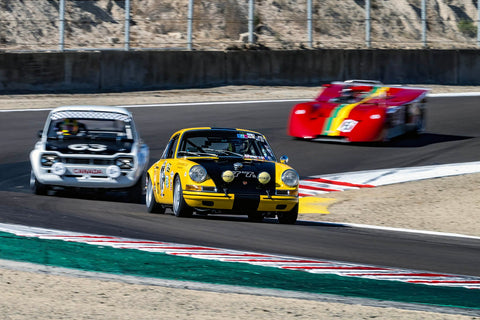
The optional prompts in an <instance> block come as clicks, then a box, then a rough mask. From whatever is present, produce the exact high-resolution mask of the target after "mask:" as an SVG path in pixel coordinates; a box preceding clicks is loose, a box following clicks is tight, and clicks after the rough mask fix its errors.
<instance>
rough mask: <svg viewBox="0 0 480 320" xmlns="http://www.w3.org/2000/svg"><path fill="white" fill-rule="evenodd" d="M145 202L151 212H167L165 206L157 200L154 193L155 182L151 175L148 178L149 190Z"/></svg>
mask: <svg viewBox="0 0 480 320" xmlns="http://www.w3.org/2000/svg"><path fill="white" fill-rule="evenodd" d="M145 204H146V205H147V211H148V212H151V213H165V208H164V207H163V206H162V205H161V204H159V203H158V202H157V200H155V195H154V193H153V183H152V180H151V179H150V177H149V178H148V179H147V192H146V195H145Z"/></svg>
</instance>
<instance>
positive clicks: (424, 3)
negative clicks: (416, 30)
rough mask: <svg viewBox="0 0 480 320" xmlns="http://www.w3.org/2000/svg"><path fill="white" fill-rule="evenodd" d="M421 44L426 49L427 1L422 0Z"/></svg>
mask: <svg viewBox="0 0 480 320" xmlns="http://www.w3.org/2000/svg"><path fill="white" fill-rule="evenodd" d="M422 44H423V47H424V48H426V47H427V0H422Z"/></svg>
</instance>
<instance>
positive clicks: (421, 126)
mask: <svg viewBox="0 0 480 320" xmlns="http://www.w3.org/2000/svg"><path fill="white" fill-rule="evenodd" d="M424 132H425V111H422V113H421V115H420V118H419V119H418V120H417V125H416V127H415V134H417V135H418V134H422V133H424Z"/></svg>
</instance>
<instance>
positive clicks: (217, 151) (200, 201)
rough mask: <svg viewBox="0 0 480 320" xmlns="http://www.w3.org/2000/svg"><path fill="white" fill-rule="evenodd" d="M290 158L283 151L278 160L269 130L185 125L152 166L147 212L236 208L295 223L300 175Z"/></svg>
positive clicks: (207, 211) (235, 211) (185, 213)
mask: <svg viewBox="0 0 480 320" xmlns="http://www.w3.org/2000/svg"><path fill="white" fill-rule="evenodd" d="M287 162H288V158H287V157H285V156H282V158H281V159H280V162H278V161H277V160H276V157H275V155H274V153H273V151H272V149H271V147H270V145H269V144H268V142H267V139H266V138H265V136H264V135H262V134H260V133H258V132H255V131H250V130H243V129H226V128H208V127H205V128H190V129H183V130H180V131H178V132H176V133H174V134H173V135H172V137H171V138H170V141H169V142H168V144H167V146H166V148H165V151H164V152H163V155H162V157H161V159H160V160H158V161H157V162H156V163H154V164H153V165H152V166H151V167H150V169H149V170H148V174H147V181H146V183H147V192H146V205H147V208H148V211H149V212H158V213H164V212H165V209H166V208H172V210H173V213H174V214H175V215H176V216H177V217H189V216H191V215H192V214H193V213H194V212H197V213H201V214H214V213H232V214H245V215H248V218H249V219H250V220H252V221H262V220H263V218H264V217H274V216H277V219H278V222H279V223H282V224H294V223H295V222H296V221H297V216H298V184H299V176H298V174H297V172H296V171H295V170H293V169H292V168H291V167H290V166H288V165H287V164H286V163H287Z"/></svg>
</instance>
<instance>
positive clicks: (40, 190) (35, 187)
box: [30, 170, 48, 196]
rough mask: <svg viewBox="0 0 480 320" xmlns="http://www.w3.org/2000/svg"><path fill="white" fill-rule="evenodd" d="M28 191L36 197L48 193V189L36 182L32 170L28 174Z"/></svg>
mask: <svg viewBox="0 0 480 320" xmlns="http://www.w3.org/2000/svg"><path fill="white" fill-rule="evenodd" d="M30 189H32V191H33V193H35V194H37V195H42V196H44V195H46V194H47V193H48V187H47V186H46V185H44V184H43V183H40V182H39V181H38V180H37V177H36V176H35V173H33V170H32V171H31V172H30Z"/></svg>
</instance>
